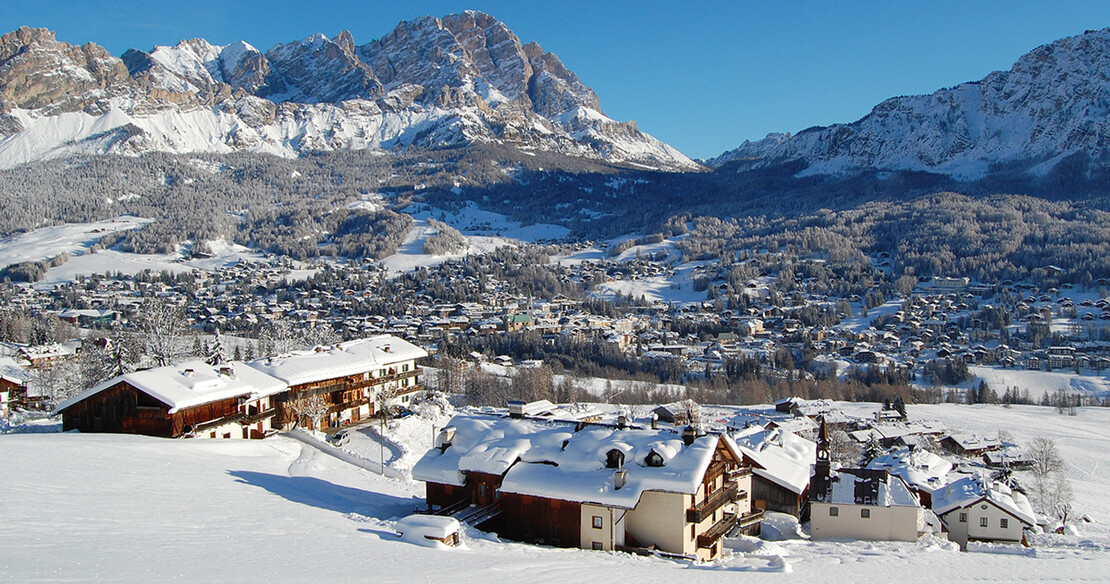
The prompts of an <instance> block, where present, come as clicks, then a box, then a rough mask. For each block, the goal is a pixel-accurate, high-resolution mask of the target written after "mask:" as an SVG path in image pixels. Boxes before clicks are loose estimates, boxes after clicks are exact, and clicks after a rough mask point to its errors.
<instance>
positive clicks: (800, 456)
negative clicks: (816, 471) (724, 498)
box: [734, 418, 817, 495]
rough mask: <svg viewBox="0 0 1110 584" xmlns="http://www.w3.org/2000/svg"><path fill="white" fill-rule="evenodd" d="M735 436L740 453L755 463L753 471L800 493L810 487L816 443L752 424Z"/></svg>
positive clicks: (785, 431)
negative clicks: (752, 425)
mask: <svg viewBox="0 0 1110 584" xmlns="http://www.w3.org/2000/svg"><path fill="white" fill-rule="evenodd" d="M807 419H808V418H807ZM734 437H735V440H736V444H737V447H738V448H739V449H740V452H741V453H743V454H744V455H745V456H746V457H748V458H749V459H750V460H752V461H753V462H754V463H756V464H757V465H758V467H756V468H753V469H752V473H753V474H755V475H757V476H760V477H763V478H765V479H767V480H769V481H771V482H773V483H775V484H777V485H779V486H782V487H784V488H786V489H788V490H789V491H790V492H792V493H795V494H799V495H800V494H802V493H803V492H805V490H806V488H808V487H809V476H810V469H811V467H812V466H813V463H814V462H815V461H816V460H817V444H816V443H814V442H811V441H809V440H806V439H805V438H802V437H800V436H798V435H797V434H794V433H793V432H790V431H787V430H783V429H781V428H775V429H770V430H765V429H759V428H758V427H753V428H749V429H747V430H745V431H741V432H739V433H737V434H734Z"/></svg>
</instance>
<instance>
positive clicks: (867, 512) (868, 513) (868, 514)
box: [859, 509, 871, 519]
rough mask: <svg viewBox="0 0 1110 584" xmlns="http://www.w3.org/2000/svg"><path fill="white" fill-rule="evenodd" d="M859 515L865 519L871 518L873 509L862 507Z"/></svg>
mask: <svg viewBox="0 0 1110 584" xmlns="http://www.w3.org/2000/svg"><path fill="white" fill-rule="evenodd" d="M859 516H860V517H862V518H863V519H870V518H871V510H870V509H860V510H859Z"/></svg>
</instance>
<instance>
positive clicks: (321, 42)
mask: <svg viewBox="0 0 1110 584" xmlns="http://www.w3.org/2000/svg"><path fill="white" fill-rule="evenodd" d="M3 39H4V40H3V41H0V114H5V113H6V114H10V115H8V116H7V117H4V118H2V119H0V132H3V133H4V134H13V133H21V134H22V138H21V140H22V142H20V141H16V142H12V143H11V144H10V145H9V146H7V148H8V149H9V150H10V151H11V152H14V153H15V157H16V158H15V161H5V160H4V148H5V147H4V146H3V145H0V166H4V165H8V166H10V165H11V164H18V163H19V162H22V161H27V160H33V159H35V157H37V156H41V155H46V154H43V153H49V155H50V156H63V155H65V153H67V152H81V153H89V152H93V153H97V152H114V151H127V152H131V153H142V152H146V151H150V150H168V151H173V152H179V151H196V150H200V151H216V152H226V151H234V150H244V149H247V150H258V151H265V152H271V153H280V154H283V155H295V154H297V153H300V152H302V151H307V150H331V149H347V148H358V149H361V148H382V149H400V148H406V147H409V146H419V147H429V148H436V147H448V146H455V145H462V144H468V143H472V142H475V141H479V142H496V143H504V144H509V145H513V146H518V147H527V148H529V149H539V150H544V149H551V150H553V151H557V152H559V153H561V154H566V155H570V156H585V157H589V158H601V159H605V160H609V161H613V162H635V163H636V164H639V165H648V166H658V167H661V168H672V169H673V168H697V165H696V164H695V163H693V162H692V161H690V160H689V159H688V158H686V157H685V156H683V155H682V154H681V153H678V152H677V151H675V150H674V149H673V148H670V147H668V146H667V145H666V144H663V143H661V142H659V141H658V140H656V139H654V138H652V137H651V136H648V135H646V134H643V133H641V132H639V131H638V130H637V129H636V127H635V125H634V124H631V123H621V122H616V121H614V120H611V119H609V118H606V117H605V116H604V115H602V114H601V108H600V104H599V102H598V99H597V96H596V95H595V94H594V92H593V91H591V90H590V89H589V88H588V87H586V86H585V85H584V84H583V83H582V82H581V81H580V80H579V79H578V77H577V76H576V75H575V74H574V73H572V72H571V71H570V70H569V69H567V68H566V67H565V66H564V65H563V63H562V62H561V61H560V60H559V58H558V57H556V56H555V55H554V54H551V53H547V52H544V51H543V49H542V48H540V46H539V45H538V44H535V43H530V44H528V45H524V44H522V43H521V41H520V39H519V38H518V37H517V36H516V35H515V34H514V33H513V32H512V31H511V30H510V29H509V27H508V26H506V25H505V24H504V23H502V22H501V21H499V20H497V19H496V18H494V17H492V16H490V15H488V14H485V13H482V12H473V11H468V12H463V13H460V14H452V15H448V16H445V17H443V18H442V19H441V18H435V17H431V16H425V17H421V18H417V19H414V20H411V21H406V22H401V23H399V24H398V25H397V26H396V27H395V28H394V29H393V30H392V31H391V32H390V33H388V34H386V35H385V36H383V37H382V38H380V39H378V40H374V41H371V42H369V43H366V44H364V45H362V46H358V45H356V44H355V41H354V38H353V36H352V35H351V33H350V32H349V31H342V32H340V33H339V34H337V35H336V36H335V37H334V38H329V37H327V36H326V35H323V34H319V33H317V34H314V35H311V36H308V37H307V38H304V39H303V40H300V41H293V42H289V43H280V44H277V45H275V46H274V47H273V48H271V49H269V50H268V51H265V52H262V51H259V50H258V49H256V48H254V47H253V46H251V45H249V44H248V43H246V42H242V41H240V42H235V43H231V44H229V45H226V46H222V47H221V46H217V45H214V44H212V43H209V42H208V41H206V40H204V39H190V40H185V41H181V42H179V43H177V44H176V45H172V46H156V47H154V48H153V49H151V50H150V51H149V52H146V51H141V50H135V49H132V50H129V51H127V52H126V53H124V55H123V56H122V58H120V59H116V58H114V57H112V56H111V55H109V54H108V53H107V52H106V51H104V50H103V49H102V48H100V47H97V46H96V45H91V44H90V45H86V46H85V47H72V46H70V45H67V44H65V43H59V42H57V41H56V40H55V39H54V35H53V33H52V32H50V31H46V30H34V29H20V30H18V31H15V32H13V33H10V34H9V35H5V36H4V37H3ZM59 71H60V72H61V73H62V74H60V75H59V74H58V73H57V72H59ZM117 97H127V99H115V98H117ZM93 105H95V107H90V106H93ZM20 109H22V110H34V111H25V112H22V113H21V112H18V111H15V110H20ZM78 109H82V110H85V111H86V112H87V113H89V115H92V116H104V117H103V118H102V119H101V118H98V119H95V120H81V121H80V123H75V124H74V126H73V127H72V128H70V130H68V133H67V132H57V131H55V129H51V128H50V127H48V126H47V125H46V124H43V125H42V127H41V129H36V128H37V127H38V124H33V125H34V126H35V127H28V128H24V126H25V125H26V124H27V123H30V122H35V121H36V120H39V119H41V118H42V116H43V115H52V114H53V113H59V112H62V111H74V110H78ZM112 110H114V111H112ZM110 111H112V114H111V115H109V112H110ZM182 114H187V115H185V116H184V117H180V116H181V115H182ZM94 127H95V128H97V131H96V132H91V131H90V128H94ZM24 130H27V131H24ZM17 142H19V143H18V144H17Z"/></svg>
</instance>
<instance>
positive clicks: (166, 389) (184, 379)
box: [54, 361, 287, 438]
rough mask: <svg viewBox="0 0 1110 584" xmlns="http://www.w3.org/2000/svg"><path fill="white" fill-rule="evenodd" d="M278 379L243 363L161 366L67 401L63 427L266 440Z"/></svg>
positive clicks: (61, 410)
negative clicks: (216, 365) (264, 438)
mask: <svg viewBox="0 0 1110 584" xmlns="http://www.w3.org/2000/svg"><path fill="white" fill-rule="evenodd" d="M286 387H287V386H286V385H285V383H284V382H282V381H281V380H279V379H274V378H273V377H270V376H269V375H266V374H264V373H261V372H259V371H257V370H254V369H252V368H250V367H247V366H246V365H244V364H243V363H240V362H234V361H233V362H229V363H225V364H223V365H220V366H218V367H214V366H212V365H209V364H207V363H204V362H203V361H189V362H186V363H181V364H180V365H171V366H167V367H156V368H154V369H147V370H144V371H136V372H134V373H127V374H125V375H120V376H118V377H115V378H112V379H109V380H108V381H105V382H103V383H100V384H98V385H96V386H94V387H93V388H91V389H89V390H87V391H85V392H83V393H81V394H78V395H76V396H74V397H71V398H70V399H67V400H65V401H64V402H62V403H61V404H59V405H58V408H57V409H56V410H55V412H54V413H55V414H59V413H60V414H61V415H62V429H63V430H65V431H69V430H79V431H81V432H114V433H122V434H146V435H150V436H163V437H166V438H180V437H186V436H187V437H201V438H262V437H263V436H265V435H266V433H267V432H269V431H270V430H271V424H270V421H271V418H273V415H274V408H273V400H274V398H275V396H276V395H278V394H280V393H281V392H284V391H285V390H286Z"/></svg>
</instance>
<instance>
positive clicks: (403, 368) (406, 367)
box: [401, 363, 409, 371]
mask: <svg viewBox="0 0 1110 584" xmlns="http://www.w3.org/2000/svg"><path fill="white" fill-rule="evenodd" d="M408 370H409V366H408V363H406V364H404V365H401V371H408Z"/></svg>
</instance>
